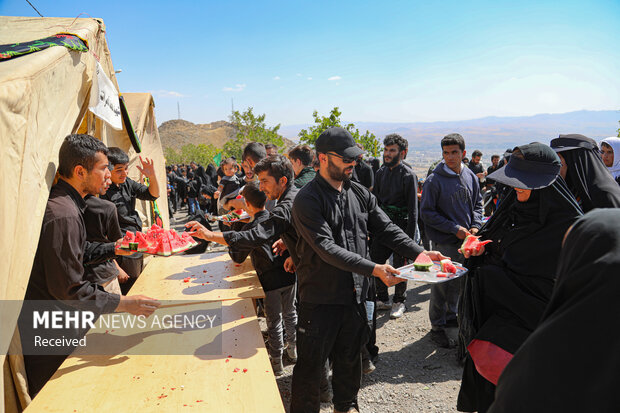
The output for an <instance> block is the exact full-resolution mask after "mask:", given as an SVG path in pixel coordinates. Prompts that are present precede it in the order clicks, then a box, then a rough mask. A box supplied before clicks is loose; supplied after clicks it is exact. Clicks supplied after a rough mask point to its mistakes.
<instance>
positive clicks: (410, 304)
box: [261, 281, 462, 413]
mask: <svg viewBox="0 0 620 413" xmlns="http://www.w3.org/2000/svg"><path fill="white" fill-rule="evenodd" d="M407 291H408V292H407V294H408V295H407V303H406V305H407V311H406V312H405V314H404V315H403V317H402V318H400V319H398V320H390V317H389V312H388V311H386V312H380V313H379V317H378V319H377V327H378V331H377V345H378V346H379V349H380V350H379V361H378V362H377V364H376V366H377V369H376V370H375V371H374V372H373V373H371V374H369V375H365V376H364V377H363V379H362V388H361V389H360V392H359V395H358V402H359V406H360V411H361V412H364V413H366V412H372V413H375V412H376V413H379V412H381V413H384V412H456V398H457V395H458V391H459V386H460V382H461V372H462V369H461V368H460V367H459V366H458V364H457V362H456V350H455V349H450V350H448V349H443V348H439V347H437V346H436V345H435V344H434V343H433V342H432V341H431V339H430V335H429V332H430V328H431V325H430V322H429V321H428V300H429V298H430V287H429V286H427V285H420V284H417V283H413V282H411V281H410V282H409V285H408V290H407ZM261 328H262V329H263V330H266V325H265V323H264V319H261ZM449 335H450V336H451V337H453V338H455V337H456V331H455V329H454V330H452V331H450V332H449ZM285 372H286V374H285V375H284V376H282V377H279V378H277V382H278V387H279V388H280V394H281V395H282V400H283V402H284V406H285V407H286V409H287V412H288V407H289V403H290V390H291V376H292V373H293V365H285ZM328 412H330V413H331V412H333V405H332V404H331V403H328V404H322V406H321V413H328Z"/></svg>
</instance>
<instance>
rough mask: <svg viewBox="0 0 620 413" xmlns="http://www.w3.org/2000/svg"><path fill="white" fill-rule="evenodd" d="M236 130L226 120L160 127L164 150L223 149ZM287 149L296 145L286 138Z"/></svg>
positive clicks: (179, 121) (171, 123)
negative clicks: (191, 147) (195, 146)
mask: <svg viewBox="0 0 620 413" xmlns="http://www.w3.org/2000/svg"><path fill="white" fill-rule="evenodd" d="M233 134H234V130H233V127H232V124H230V123H229V122H226V121H224V120H219V121H217V122H212V123H202V124H195V123H192V122H189V121H186V120H183V119H173V120H169V121H166V122H164V123H162V124H161V125H160V126H159V137H160V139H161V145H162V147H163V148H164V149H166V148H173V149H174V150H179V149H181V147H182V146H183V145H187V144H193V145H200V144H205V145H209V144H210V145H213V146H215V147H216V148H223V147H224V145H225V144H226V142H228V140H230V139H232V137H233ZM284 142H285V144H286V147H290V146H293V145H295V143H294V142H293V141H291V140H289V139H286V138H284Z"/></svg>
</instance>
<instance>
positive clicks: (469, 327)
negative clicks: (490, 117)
mask: <svg viewBox="0 0 620 413" xmlns="http://www.w3.org/2000/svg"><path fill="white" fill-rule="evenodd" d="M560 167H561V163H560V159H559V158H558V156H557V154H556V153H555V152H554V151H553V150H552V149H551V148H550V147H549V146H547V145H544V144H542V143H532V144H529V145H522V146H518V147H516V148H515V149H514V151H513V153H512V156H511V157H510V161H509V162H508V164H507V165H506V167H504V168H501V169H499V170H497V171H496V172H494V173H492V174H490V175H489V176H488V178H490V179H493V180H495V181H497V182H500V183H502V184H504V185H506V186H509V187H511V188H513V189H512V190H510V192H509V193H508V195H507V196H506V198H505V199H504V201H503V202H502V203H501V205H500V207H499V208H498V210H497V211H496V212H495V214H493V216H492V217H491V219H490V220H489V222H488V223H487V224H486V225H485V226H484V227H482V229H481V230H480V233H479V235H480V237H481V239H484V240H492V242H491V243H490V244H487V245H486V247H483V248H482V249H481V250H480V251H478V252H474V253H473V254H472V255H475V256H470V257H469V259H468V260H467V261H466V264H465V265H466V266H467V267H468V268H469V273H468V274H467V276H466V279H465V288H464V289H463V294H462V296H461V300H460V304H459V317H460V323H459V324H460V326H459V339H460V340H459V341H460V352H461V355H463V354H465V348H467V355H466V358H465V366H464V370H463V380H462V383H461V390H460V392H459V397H458V404H457V408H458V410H460V411H468V412H472V411H478V412H485V411H486V410H487V409H488V408H489V406H490V405H491V403H492V402H493V395H494V393H495V384H496V383H497V379H498V378H499V375H500V374H501V372H502V370H503V369H504V367H505V366H506V364H507V363H508V361H510V359H511V358H512V355H513V354H514V353H515V352H516V351H517V349H518V348H519V346H520V345H521V344H522V343H523V342H524V341H525V339H526V338H527V337H528V335H529V334H530V333H531V332H532V331H533V330H534V328H535V327H536V326H537V325H538V322H539V321H540V318H541V316H542V314H543V311H544V309H545V307H546V305H547V303H548V302H549V298H550V297H551V291H552V289H553V283H554V279H555V276H556V267H557V263H558V259H559V256H560V249H561V245H562V239H563V237H564V234H565V232H566V230H567V229H568V228H569V227H570V226H571V225H572V224H573V223H574V222H575V221H576V220H577V219H578V218H579V217H580V216H581V215H582V212H581V209H580V208H579V205H578V204H577V201H576V200H575V198H574V197H573V195H572V194H571V192H570V191H569V189H568V187H567V186H566V182H564V180H563V179H562V178H561V177H560ZM465 253H466V254H465V255H466V257H467V256H469V255H470V254H468V253H467V252H465Z"/></svg>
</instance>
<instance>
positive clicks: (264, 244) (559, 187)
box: [20, 127, 620, 413]
mask: <svg viewBox="0 0 620 413" xmlns="http://www.w3.org/2000/svg"><path fill="white" fill-rule="evenodd" d="M383 147H384V151H383V162H382V165H379V164H378V163H379V162H378V161H376V160H373V161H365V160H364V159H363V155H364V150H363V148H362V147H361V146H360V145H359V144H357V143H356V142H355V141H354V139H353V137H352V136H351V134H350V133H349V132H348V131H346V130H345V129H342V128H338V127H333V128H329V129H327V130H325V131H324V132H323V133H322V134H321V135H320V136H319V138H318V139H317V141H316V143H315V145H314V148H312V147H310V146H308V145H298V146H295V147H294V148H292V149H290V150H288V151H287V153H286V155H283V154H280V153H278V148H276V147H275V146H273V145H263V144H260V143H256V142H252V143H249V144H247V145H246V146H245V148H244V149H243V153H242V156H241V159H240V160H237V159H235V158H226V159H223V160H222V161H221V162H220V164H219V165H217V166H216V165H213V164H209V165H206V166H203V165H198V164H196V163H195V162H191V163H190V164H189V165H182V164H181V165H169V166H166V172H167V192H168V201H169V207H170V211H171V213H173V214H174V213H176V214H179V213H180V210H181V208H183V207H187V210H188V218H186V219H187V221H188V222H187V223H186V228H187V231H190V234H191V235H192V236H193V237H195V238H197V239H200V240H203V241H205V242H207V243H210V242H212V243H218V244H221V245H224V246H227V247H228V252H229V254H230V257H231V259H232V260H233V261H235V262H243V261H244V260H245V259H246V258H247V257H248V256H249V257H250V259H251V261H252V264H253V266H254V268H255V270H256V273H257V275H258V278H259V280H260V282H261V284H262V287H263V290H264V291H265V298H264V300H263V303H262V307H263V312H264V315H265V318H266V324H267V328H268V331H267V345H268V351H269V356H270V359H271V363H272V367H273V371H274V374H275V375H276V376H278V375H282V374H284V369H283V360H284V359H285V358H288V360H289V361H290V362H292V363H295V367H294V370H293V378H292V396H291V406H290V411H291V412H293V413H296V412H318V411H319V410H320V403H321V402H326V401H331V402H333V405H334V411H335V412H351V411H353V412H354V411H358V409H359V407H358V403H357V394H358V391H359V389H360V386H361V378H362V374H370V373H372V371H373V370H374V369H375V363H377V362H378V361H379V355H380V348H379V347H378V346H377V339H376V338H377V337H376V335H377V329H376V320H377V312H379V311H389V312H390V318H392V319H398V318H400V317H402V315H403V313H404V311H405V309H406V306H405V301H406V299H407V281H406V280H404V279H402V278H399V277H398V275H399V274H400V272H399V270H398V269H397V268H399V267H402V266H404V265H406V264H408V263H411V262H413V261H414V260H415V259H416V258H418V257H419V256H420V255H421V254H425V255H427V256H428V257H429V258H430V259H431V260H433V261H440V260H442V259H446V258H450V259H452V260H453V261H456V262H459V263H463V264H464V266H465V267H466V268H467V269H468V273H467V274H466V275H465V276H464V277H459V278H456V279H453V280H449V281H446V282H443V283H438V284H433V285H432V286H431V294H430V303H429V320H430V324H431V332H430V337H431V339H432V341H433V342H434V343H436V345H437V346H440V347H445V348H454V349H455V350H454V352H455V357H456V359H457V360H458V361H459V362H460V363H461V364H462V366H463V377H462V384H461V388H460V392H459V397H458V404H457V408H458V410H459V411H466V412H473V411H478V412H486V411H492V412H526V411H528V412H529V411H562V412H566V411H594V410H591V409H590V407H591V406H597V409H596V411H613V408H614V407H615V408H617V406H619V405H620V401H618V400H617V399H618V396H614V394H615V392H613V390H612V388H611V386H612V385H613V384H614V383H616V382H617V380H615V379H617V377H618V375H617V373H616V372H615V371H616V370H617V369H618V368H620V363H619V362H617V357H616V356H615V354H609V356H608V357H607V358H606V354H607V353H606V352H604V351H600V352H598V351H590V350H591V349H590V348H589V347H588V346H589V343H590V342H589V341H587V339H586V337H582V336H581V334H579V333H577V332H576V331H578V330H581V329H582V330H583V331H590V332H591V335H590V337H591V340H593V342H592V343H593V344H594V345H598V344H600V345H604V346H605V348H607V349H608V350H611V349H613V348H615V347H614V345H617V344H620V343H618V341H619V340H618V338H617V337H618V335H617V334H616V333H614V332H613V331H610V330H611V329H606V328H605V326H607V325H609V326H613V319H614V318H613V316H614V315H617V311H615V310H613V305H612V304H610V303H611V302H612V300H613V295H612V294H615V292H616V290H613V288H614V286H616V285H617V280H616V277H614V275H615V274H617V273H618V270H619V269H620V268H619V267H618V264H619V263H618V252H619V251H618V249H619V248H620V224H619V223H620V220H619V219H618V218H620V216H619V215H618V214H619V212H618V211H619V210H618V209H616V208H618V207H620V185H619V183H620V178H619V177H620V154H618V153H617V151H618V150H620V138H607V139H605V140H603V141H602V142H601V144H600V145H599V144H597V142H595V141H594V140H592V139H589V138H587V137H585V136H582V135H560V137H559V138H556V139H553V140H551V141H550V144H549V145H547V144H544V143H530V144H523V145H519V146H517V147H515V148H513V149H509V150H507V151H506V153H504V154H503V156H499V155H493V156H492V157H491V165H490V166H489V167H488V168H487V169H485V168H484V166H483V164H482V162H481V158H482V156H483V154H482V153H481V152H480V151H477V150H476V151H473V152H472V154H471V160H467V162H465V159H466V155H467V151H466V143H465V139H464V138H463V137H462V136H461V135H460V134H457V133H451V134H448V135H446V136H445V137H444V138H443V139H442V140H441V144H440V149H441V153H442V159H441V160H440V161H439V162H437V163H436V164H434V165H432V166H431V168H430V169H429V173H428V174H427V176H426V177H425V179H423V180H422V179H418V177H417V176H416V174H415V173H414V172H413V170H412V168H411V166H410V165H409V164H408V163H407V161H406V157H407V153H408V142H407V140H406V139H404V138H403V137H401V136H399V135H397V134H390V135H387V136H386V137H385V139H384V140H383ZM615 154H616V155H617V156H614V155H615ZM59 155H60V156H59V158H60V161H59V175H60V179H59V181H58V183H57V184H56V185H55V186H54V187H53V189H52V193H51V195H50V199H49V201H48V205H47V209H46V214H45V217H44V220H43V226H42V230H41V239H40V241H39V247H38V249H37V254H36V257H35V264H34V266H33V270H32V274H31V278H30V282H29V285H28V291H27V293H26V299H48V300H58V301H59V304H58V305H59V308H60V307H62V305H63V304H61V300H82V301H85V300H95V301H96V302H97V305H98V306H99V307H100V311H101V312H102V313H104V312H111V311H115V310H116V311H128V312H131V313H133V314H144V315H149V314H150V313H152V312H153V311H154V310H155V308H157V306H158V305H159V303H158V302H157V300H155V299H152V298H150V297H144V296H130V297H128V296H127V294H128V292H129V288H130V287H131V285H132V283H133V282H135V279H136V278H137V277H138V276H139V275H140V272H141V269H142V260H141V257H140V256H139V255H136V254H134V255H131V256H127V255H128V254H127V252H125V251H122V250H120V249H119V248H118V242H115V241H116V240H118V238H120V234H121V233H122V232H121V230H122V231H123V232H124V231H126V230H129V231H135V230H139V229H140V228H141V222H140V218H139V216H138V214H137V212H136V211H135V201H136V199H145V200H154V199H157V198H158V197H159V193H160V190H159V185H158V182H157V179H156V177H155V167H156V165H153V163H152V161H150V160H148V159H146V160H142V159H141V167H140V171H141V172H142V173H143V174H144V175H145V176H146V177H148V178H149V185H148V186H145V185H142V184H140V183H138V182H135V181H132V180H131V179H129V178H128V177H127V166H128V163H129V158H128V157H127V154H125V153H124V152H123V151H121V150H120V149H118V148H106V147H105V145H103V144H102V143H101V142H99V141H97V140H96V139H94V138H92V137H90V136H87V135H71V136H69V137H67V138H66V140H65V142H64V143H63V146H62V148H61V150H60V154H59ZM375 161H376V162H375ZM239 162H240V163H239ZM108 201H110V202H108ZM237 209H243V210H245V211H246V212H247V213H248V214H249V216H250V218H249V219H246V220H244V221H240V222H235V223H232V224H224V223H220V224H219V228H217V229H216V228H213V227H212V226H211V224H210V222H209V221H208V220H207V219H206V216H205V214H206V213H209V214H213V215H220V214H224V213H227V212H228V211H231V210H237ZM584 214H585V215H584ZM470 236H477V237H479V238H480V239H481V240H489V241H492V242H491V243H489V244H487V245H486V246H483V247H482V248H480V249H478V250H474V251H462V250H461V249H460V246H461V244H462V242H463V240H464V239H466V238H467V237H470ZM54 243H57V244H58V245H62V248H55V249H53V250H52V251H51V252H50V249H49V248H48V246H49V245H53V244H54ZM205 245H206V244H205ZM390 287H394V294H393V298H392V303H391V304H390V300H389V288H390ZM597 309H598V311H597ZM595 311H596V315H595ZM573 323H574V324H573ZM605 323H606V324H605ZM20 328H21V327H20ZM449 328H454V329H458V331H459V334H458V337H459V339H458V341H455V340H453V339H451V338H450V337H449V335H448V334H447V330H448V329H449ZM557 350H559V351H557ZM612 353H613V352H612ZM63 359H64V357H62V356H58V357H53V356H51V357H50V356H48V357H41V356H31V357H28V358H26V369H27V372H28V377H29V385H30V392H31V394H32V395H33V396H34V395H35V394H36V393H37V392H38V390H39V389H40V388H41V387H42V385H43V384H44V383H45V382H46V381H47V379H48V378H49V377H50V376H51V375H52V374H53V372H54V371H55V369H56V368H57V367H58V366H59V365H60V363H62V360H63ZM330 370H331V371H332V372H333V373H332V377H331V382H330V380H329V371H330ZM599 372H600V377H601V378H600V379H598V377H599ZM31 376H32V377H31ZM595 383H598V384H599V385H600V386H602V387H604V388H609V392H607V393H606V394H605V395H603V396H600V397H598V398H597V399H596V400H595V401H592V400H591V399H589V395H588V394H583V393H587V391H581V392H580V391H578V389H582V388H590V389H592V392H594V391H596V390H595V389H596V388H600V387H597V386H596V385H595ZM582 386H583V387H582ZM545 387H547V388H548V390H545ZM566 388H568V389H575V391H574V392H572V393H570V394H569V397H564V396H563V394H564V389H566ZM554 391H555V392H556V393H553V392H554ZM549 392H551V393H550V394H548V393H549ZM580 393H582V394H581V395H580ZM523 394H532V395H533V396H532V397H526V398H524V397H522V395H523ZM543 406H544V408H543ZM560 406H561V408H560Z"/></svg>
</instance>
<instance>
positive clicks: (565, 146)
mask: <svg viewBox="0 0 620 413" xmlns="http://www.w3.org/2000/svg"><path fill="white" fill-rule="evenodd" d="M551 147H552V148H553V150H554V151H556V152H564V151H570V150H573V149H579V148H584V149H598V145H597V144H596V141H595V140H594V139H590V138H588V137H587V136H583V135H578V134H571V135H560V136H559V137H557V138H555V139H552V140H551Z"/></svg>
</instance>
